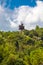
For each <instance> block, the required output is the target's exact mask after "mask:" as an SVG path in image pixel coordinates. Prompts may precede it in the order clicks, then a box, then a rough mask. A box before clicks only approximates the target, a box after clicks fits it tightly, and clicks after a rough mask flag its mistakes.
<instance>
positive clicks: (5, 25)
mask: <svg viewBox="0 0 43 65" xmlns="http://www.w3.org/2000/svg"><path fill="white" fill-rule="evenodd" d="M36 3H37V6H35V7H30V6H20V7H18V8H15V9H14V11H11V10H9V9H5V8H4V7H2V6H0V29H2V30H17V29H18V26H19V24H20V23H21V22H23V23H24V26H25V28H26V29H28V30H29V29H34V28H35V26H36V25H39V26H40V27H41V26H42V27H43V2H42V1H36Z"/></svg>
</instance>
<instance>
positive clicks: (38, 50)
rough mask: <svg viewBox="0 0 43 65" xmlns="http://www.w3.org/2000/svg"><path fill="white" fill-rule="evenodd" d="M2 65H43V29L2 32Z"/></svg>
mask: <svg viewBox="0 0 43 65" xmlns="http://www.w3.org/2000/svg"><path fill="white" fill-rule="evenodd" d="M0 65H43V28H39V27H38V26H37V27H36V29H35V30H30V31H28V30H24V31H19V32H10V31H9V32H3V31H2V32H1V31H0Z"/></svg>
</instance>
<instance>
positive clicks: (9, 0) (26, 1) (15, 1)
mask: <svg viewBox="0 0 43 65" xmlns="http://www.w3.org/2000/svg"><path fill="white" fill-rule="evenodd" d="M3 2H6V5H5V7H8V6H9V5H10V6H9V7H10V8H11V9H13V8H14V7H19V6H22V5H28V6H31V7H33V6H35V5H36V0H2V1H1V4H3Z"/></svg>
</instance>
